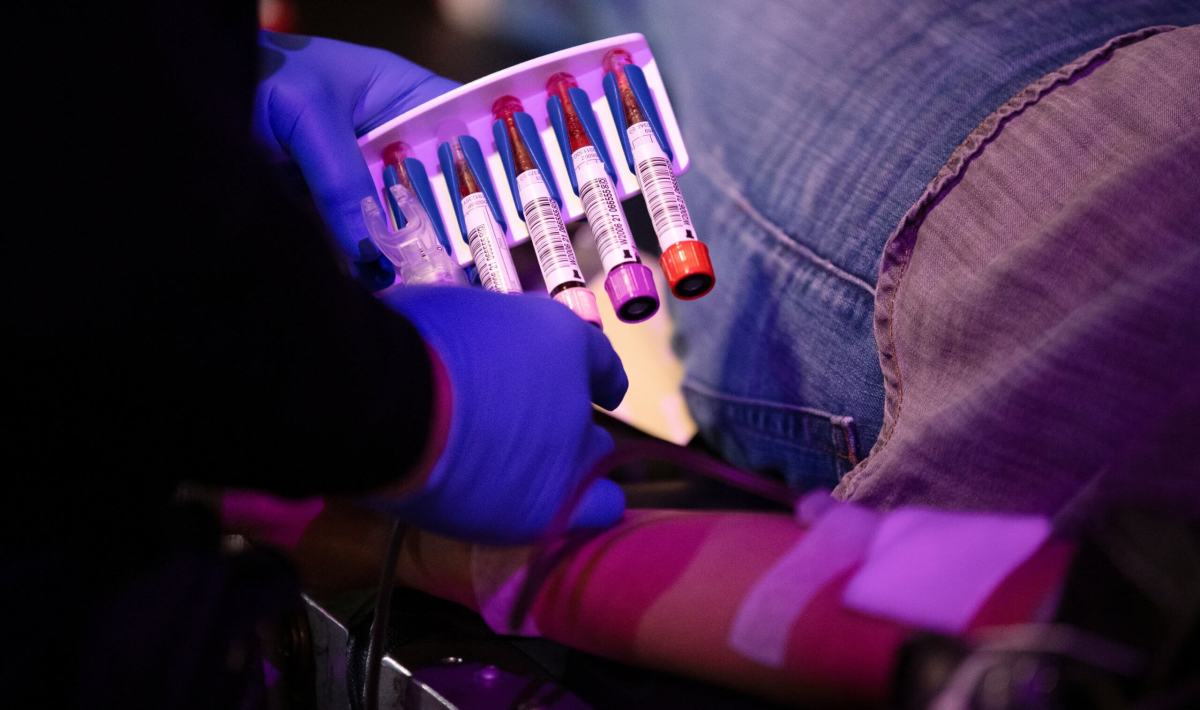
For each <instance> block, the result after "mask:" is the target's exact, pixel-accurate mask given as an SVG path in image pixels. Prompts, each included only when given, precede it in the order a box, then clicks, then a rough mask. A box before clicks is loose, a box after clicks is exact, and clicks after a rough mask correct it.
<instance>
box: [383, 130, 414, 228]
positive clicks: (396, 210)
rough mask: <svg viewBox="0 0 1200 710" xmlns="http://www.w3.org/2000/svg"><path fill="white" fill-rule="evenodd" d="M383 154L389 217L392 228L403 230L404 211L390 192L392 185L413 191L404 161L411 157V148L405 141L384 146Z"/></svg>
mask: <svg viewBox="0 0 1200 710" xmlns="http://www.w3.org/2000/svg"><path fill="white" fill-rule="evenodd" d="M382 153H383V192H384V198H385V200H386V202H387V206H388V216H389V217H390V218H391V222H392V227H393V228H394V229H401V228H402V227H404V223H405V219H404V211H403V210H402V209H400V205H398V204H396V200H395V199H394V198H393V197H392V194H391V192H390V191H389V190H390V189H391V187H392V185H403V186H404V188H405V189H406V190H408V191H409V192H412V190H413V186H412V181H411V180H410V179H409V177H408V167H407V166H406V165H405V164H404V159H405V158H407V157H408V155H409V147H408V144H407V143H404V142H403V141H396V142H395V143H389V144H388V145H386V146H384V149H383V151H382Z"/></svg>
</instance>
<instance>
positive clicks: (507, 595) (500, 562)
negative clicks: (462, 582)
mask: <svg viewBox="0 0 1200 710" xmlns="http://www.w3.org/2000/svg"><path fill="white" fill-rule="evenodd" d="M528 569H529V564H528V560H527V559H522V560H517V559H514V557H513V550H512V548H508V547H490V546H487V545H473V546H472V547H471V586H472V587H473V588H474V590H475V600H476V601H477V602H478V603H479V615H480V616H482V617H483V620H484V621H485V622H487V625H488V626H489V627H490V628H491V629H492V631H495V632H496V633H498V634H506V635H509V634H511V635H518V636H541V635H542V634H541V632H540V631H539V630H538V627H537V623H535V622H534V620H533V614H526V615H525V620H524V622H523V623H522V624H521V628H520V629H517V630H516V631H513V630H511V629H509V628H508V620H509V616H510V614H511V613H512V608H513V606H515V605H516V603H517V595H518V594H520V592H521V585H522V584H523V583H524V582H525V573H526V572H527V571H528Z"/></svg>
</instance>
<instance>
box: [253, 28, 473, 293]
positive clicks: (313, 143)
mask: <svg viewBox="0 0 1200 710" xmlns="http://www.w3.org/2000/svg"><path fill="white" fill-rule="evenodd" d="M258 44H259V72H260V78H259V84H258V90H257V93H256V94H255V97H254V133H255V135H256V136H257V137H258V138H259V140H260V141H261V142H262V143H263V144H264V145H265V146H266V148H267V150H268V151H270V152H272V153H274V154H275V155H277V156H279V157H281V158H282V157H283V156H288V157H290V158H291V159H292V160H294V161H295V162H296V165H297V166H299V168H300V172H301V173H302V174H303V175H304V180H305V182H306V183H307V184H308V188H309V190H310V191H311V192H312V194H313V197H314V198H315V199H316V203H317V208H318V209H319V210H320V212H321V216H322V217H323V218H324V219H325V222H326V223H327V224H328V225H329V227H330V229H331V230H332V231H333V234H334V236H335V237H336V238H337V241H338V244H339V246H340V247H341V249H342V251H344V252H345V253H346V255H347V256H348V257H349V258H350V259H351V262H352V263H353V264H354V265H355V276H356V277H358V278H359V279H360V280H361V281H363V282H364V283H365V284H366V285H367V286H368V287H370V288H373V289H379V288H383V287H385V286H387V285H389V284H391V282H392V278H393V276H394V273H393V272H392V271H391V265H390V263H389V262H387V260H386V259H384V258H383V257H382V256H381V255H380V254H379V251H378V249H376V248H375V245H374V243H373V242H371V240H370V239H369V235H368V234H367V230H366V227H365V226H364V225H363V221H362V216H361V213H360V211H359V205H360V204H361V203H362V200H363V198H364V197H368V196H375V194H376V193H375V183H374V181H373V180H372V179H371V175H370V173H369V172H368V171H367V166H366V163H365V162H364V161H363V158H362V154H361V153H360V152H359V150H358V145H357V143H356V138H357V136H358V135H361V134H363V133H366V132H367V131H370V130H371V129H372V128H375V127H376V126H379V125H381V124H382V123H384V122H386V121H388V120H389V119H391V118H394V117H395V116H398V115H400V114H401V113H403V112H405V111H407V110H408V109H410V108H413V107H415V106H418V105H420V104H422V103H424V102H426V101H428V100H429V99H432V98H434V97H435V96H438V95H439V94H443V93H445V92H447V91H449V90H450V89H453V88H454V87H455V86H457V84H456V83H454V82H452V81H450V80H448V79H444V78H442V77H440V76H437V75H435V74H433V73H432V72H430V71H429V70H427V69H424V68H422V67H419V66H417V65H415V64H413V63H412V62H409V61H407V60H405V59H401V58H400V57H398V56H396V55H395V54H392V53H391V52H388V51H385V50H382V49H376V48H373V47H361V46H358V45H354V44H348V43H346V42H338V41H336V40H331V39H324V38H322V37H304V36H301V35H288V34H279V33H275V32H266V31H263V32H260V33H259V39H258ZM385 281H386V283H385Z"/></svg>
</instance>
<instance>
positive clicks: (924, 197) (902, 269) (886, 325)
mask: <svg viewBox="0 0 1200 710" xmlns="http://www.w3.org/2000/svg"><path fill="white" fill-rule="evenodd" d="M1173 29H1176V27H1175V26H1173V25H1156V26H1153V27H1144V28H1142V29H1139V30H1135V31H1133V32H1129V33H1126V34H1123V35H1118V36H1117V37H1113V38H1112V39H1110V40H1108V41H1107V42H1105V43H1104V44H1103V45H1101V46H1100V47H1097V48H1096V49H1093V50H1092V51H1090V52H1088V53H1086V54H1084V55H1082V56H1081V57H1079V58H1077V59H1075V60H1073V61H1071V62H1068V63H1067V64H1064V65H1063V66H1061V67H1059V68H1058V69H1055V70H1054V71H1052V72H1050V73H1048V74H1045V75H1044V76H1042V77H1041V78H1040V79H1038V80H1037V81H1034V82H1033V83H1031V84H1029V85H1028V86H1026V87H1025V88H1024V89H1022V90H1021V91H1020V92H1019V93H1018V94H1017V95H1015V96H1013V97H1012V98H1010V99H1009V100H1008V101H1005V102H1004V104H1003V105H1001V106H1000V107H999V108H998V109H996V110H995V111H993V112H992V113H991V114H989V115H988V116H987V118H985V119H983V121H981V122H980V124H979V125H978V126H976V127H975V128H974V129H973V130H972V131H971V132H970V133H969V134H967V137H966V139H964V140H963V142H962V143H960V144H959V145H958V147H957V148H955V149H954V151H953V152H951V154H950V157H949V159H947V161H946V163H945V165H943V166H942V168H941V169H940V170H938V173H937V175H935V176H934V178H933V180H931V181H930V182H929V185H928V186H926V188H925V191H924V192H923V193H922V194H921V197H920V198H919V199H918V200H917V201H916V202H915V203H913V206H912V207H910V208H909V209H908V211H907V212H906V213H905V214H904V216H903V217H902V218H901V219H900V223H899V224H898V225H897V226H896V228H895V229H894V230H893V231H892V234H891V236H889V237H888V239H887V241H886V242H884V247H883V253H882V255H881V256H880V260H879V282H878V284H877V285H876V299H875V300H876V302H875V306H876V308H875V313H876V316H875V329H876V333H877V337H876V342H877V346H878V348H879V356H880V357H879V364H880V367H881V368H882V369H883V371H884V383H885V386H886V384H887V382H888V378H889V375H890V376H891V378H892V379H893V380H894V381H895V396H894V401H892V400H893V397H891V396H889V395H891V393H890V392H885V393H884V395H885V402H884V425H883V428H882V430H881V431H880V432H879V438H878V439H876V441H875V445H874V446H873V447H872V448H871V454H875V453H877V452H879V451H881V450H882V449H883V448H884V447H885V446H886V445H887V443H888V441H889V440H890V439H891V437H892V434H893V433H894V432H895V430H896V427H897V426H898V425H899V422H900V412H901V408H902V406H903V403H904V381H903V378H902V377H901V373H900V358H899V353H898V352H897V350H896V339H895V325H896V318H895V308H896V302H897V301H898V300H899V295H900V288H901V286H902V283H903V280H904V276H905V274H906V273H907V272H908V265H909V262H910V261H911V260H912V255H913V253H914V252H915V250H916V242H917V233H918V232H919V231H920V227H921V225H922V224H923V223H924V221H925V219H926V218H927V217H928V215H929V213H930V212H931V211H932V209H933V208H934V207H935V206H936V203H937V201H938V198H940V197H941V196H942V195H944V194H945V193H946V192H948V191H949V190H951V189H953V188H954V186H955V185H957V184H958V182H959V180H960V179H961V178H962V176H963V175H964V174H965V173H966V170H967V167H968V166H969V165H970V164H971V162H972V161H973V160H974V159H975V158H977V157H978V156H979V155H981V154H982V153H983V150H984V148H986V147H987V145H988V144H989V143H990V142H991V141H992V140H994V139H995V138H996V137H997V136H998V135H999V134H1000V131H1001V130H1002V129H1003V128H1004V126H1005V125H1007V123H1008V121H1009V120H1011V119H1013V118H1015V117H1016V116H1018V115H1019V114H1021V113H1022V112H1023V111H1025V110H1026V109H1028V108H1029V107H1031V106H1033V105H1035V104H1037V103H1038V102H1039V101H1040V100H1041V99H1042V98H1044V97H1045V96H1047V95H1049V94H1050V93H1051V92H1052V91H1053V90H1054V89H1057V88H1058V87H1059V86H1061V85H1063V84H1065V83H1066V82H1069V81H1070V80H1071V79H1072V78H1074V77H1075V76H1076V75H1078V74H1079V73H1080V72H1083V71H1086V70H1089V69H1091V68H1093V67H1094V66H1096V65H1098V64H1100V63H1102V62H1106V61H1108V60H1109V59H1111V58H1112V55H1113V53H1114V52H1115V51H1116V50H1117V49H1120V48H1121V47H1125V46H1128V45H1130V44H1135V43H1137V42H1140V41H1142V40H1144V39H1146V38H1148V37H1152V36H1154V35H1156V34H1160V33H1163V32H1169V31H1171V30H1173ZM906 250H907V254H906V253H905V252H906ZM889 265H890V268H889ZM884 300H886V301H887V308H886V309H880V308H879V306H880V305H881V304H880V302H881V301H884ZM884 312H886V313H887V317H886V318H883V317H881V314H882V313H884ZM881 331H882V332H883V334H884V335H885V336H886V337H885V338H883V339H882V340H881V339H880V338H879V337H878V334H879V333H880V332H881ZM889 359H890V362H889ZM889 407H890V408H891V409H892V416H890V417H889V416H887V412H888V410H889ZM873 458H874V459H875V460H878V457H874V456H871V455H868V457H867V459H866V460H864V461H863V463H862V465H860V466H858V467H857V468H855V469H854V470H852V471H850V472H849V473H847V474H846V476H845V477H844V478H843V479H842V484H841V488H842V494H841V495H842V497H843V498H849V497H850V496H852V495H854V492H855V489H856V488H857V487H858V485H859V484H860V483H861V482H862V480H863V479H864V478H865V477H867V475H868V473H869V470H870V467H871V460H872V459H873Z"/></svg>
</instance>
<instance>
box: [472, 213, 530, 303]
mask: <svg viewBox="0 0 1200 710" xmlns="http://www.w3.org/2000/svg"><path fill="white" fill-rule="evenodd" d="M462 208H463V222H465V223H466V225H467V246H469V247H470V248H471V258H472V259H474V260H475V268H476V269H478V270H479V280H480V282H482V283H483V287H484V288H486V289H488V290H489V291H496V292H499V293H520V292H521V281H520V280H519V279H518V278H517V267H516V266H514V265H513V260H512V255H511V254H509V253H508V247H507V246H506V245H505V244H504V235H503V233H501V231H500V225H498V224H496V220H495V219H493V218H492V212H491V210H490V209H489V208H488V204H487V199H486V198H485V197H484V196H483V193H479V192H476V193H472V194H470V195H467V196H466V197H464V198H463V200H462Z"/></svg>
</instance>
